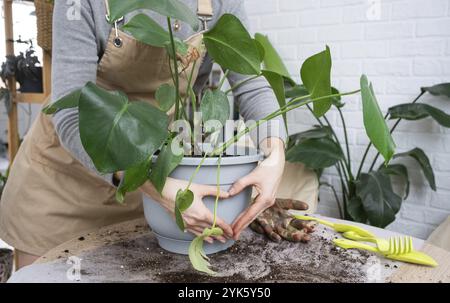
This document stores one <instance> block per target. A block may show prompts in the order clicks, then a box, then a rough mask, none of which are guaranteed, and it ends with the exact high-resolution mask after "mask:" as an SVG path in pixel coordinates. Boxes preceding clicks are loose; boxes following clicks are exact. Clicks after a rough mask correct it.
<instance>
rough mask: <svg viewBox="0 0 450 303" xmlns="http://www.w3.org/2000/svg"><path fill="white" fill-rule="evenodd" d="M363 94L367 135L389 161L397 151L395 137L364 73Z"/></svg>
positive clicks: (362, 80) (362, 81)
mask: <svg viewBox="0 0 450 303" xmlns="http://www.w3.org/2000/svg"><path fill="white" fill-rule="evenodd" d="M361 96H362V103H363V115H364V126H365V129H366V133H367V136H368V137H369V138H370V141H371V142H372V144H373V145H374V146H375V148H376V149H377V150H378V151H379V152H380V154H381V155H382V156H383V157H384V160H385V162H386V163H388V162H389V161H390V160H391V159H392V156H393V155H394V153H395V143H394V139H392V135H391V132H390V130H389V128H388V126H387V124H386V120H385V119H384V116H383V114H382V113H381V109H380V106H379V105H378V101H377V99H376V97H375V93H374V91H373V87H372V85H371V84H369V80H368V79H367V77H366V76H364V75H363V76H362V77H361Z"/></svg>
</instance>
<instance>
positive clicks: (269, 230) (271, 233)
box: [256, 218, 281, 243]
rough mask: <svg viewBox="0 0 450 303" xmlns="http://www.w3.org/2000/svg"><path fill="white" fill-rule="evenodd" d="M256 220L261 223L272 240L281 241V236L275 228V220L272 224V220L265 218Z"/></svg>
mask: <svg viewBox="0 0 450 303" xmlns="http://www.w3.org/2000/svg"><path fill="white" fill-rule="evenodd" d="M256 221H257V222H258V223H259V225H261V227H262V228H263V230H264V232H265V234H266V235H267V236H268V237H269V238H270V240H272V241H274V242H277V243H279V242H281V237H280V236H279V235H278V234H277V233H276V232H275V231H274V230H273V222H272V224H270V221H268V220H267V219H264V218H261V219H260V218H257V219H256Z"/></svg>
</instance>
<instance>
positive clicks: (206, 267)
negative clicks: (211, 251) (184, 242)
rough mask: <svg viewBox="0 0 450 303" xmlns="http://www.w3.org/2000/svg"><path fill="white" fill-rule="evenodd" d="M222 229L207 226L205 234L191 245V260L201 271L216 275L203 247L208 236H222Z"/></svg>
mask: <svg viewBox="0 0 450 303" xmlns="http://www.w3.org/2000/svg"><path fill="white" fill-rule="evenodd" d="M222 235H223V231H222V229H220V228H218V227H215V228H206V229H205V230H204V231H203V234H202V235H200V236H198V237H197V238H195V239H194V240H193V241H192V242H191V245H190V246H189V259H190V260H191V263H192V266H193V267H194V268H195V269H196V270H198V271H199V272H203V273H206V274H209V275H214V274H215V272H214V271H212V270H211V269H210V267H211V264H210V263H209V258H208V257H207V256H206V254H205V251H204V249H203V243H204V241H205V239H206V238H208V237H214V236H222Z"/></svg>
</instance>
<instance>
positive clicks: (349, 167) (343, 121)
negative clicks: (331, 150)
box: [337, 107, 353, 180]
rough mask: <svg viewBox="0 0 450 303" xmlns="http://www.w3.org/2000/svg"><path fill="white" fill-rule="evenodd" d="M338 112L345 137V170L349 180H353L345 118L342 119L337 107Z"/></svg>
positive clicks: (340, 111)
mask: <svg viewBox="0 0 450 303" xmlns="http://www.w3.org/2000/svg"><path fill="white" fill-rule="evenodd" d="M337 109H338V112H339V116H340V117H341V121H342V126H343V128H344V137H345V145H346V147H347V166H348V167H347V169H348V172H349V175H350V180H353V175H352V159H351V154H350V146H349V141H348V132H347V124H346V123H345V118H344V114H343V113H342V110H341V109H340V108H339V107H337Z"/></svg>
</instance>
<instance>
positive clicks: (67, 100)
mask: <svg viewBox="0 0 450 303" xmlns="http://www.w3.org/2000/svg"><path fill="white" fill-rule="evenodd" d="M81 90H82V89H77V90H76V91H73V92H72V93H70V94H68V95H66V96H64V97H62V98H61V99H59V100H57V101H55V102H53V103H52V104H49V105H47V106H46V107H44V108H43V109H42V112H43V113H44V114H47V115H53V114H54V113H56V112H58V111H59V110H61V109H67V108H74V107H78V103H79V102H80V96H81Z"/></svg>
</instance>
